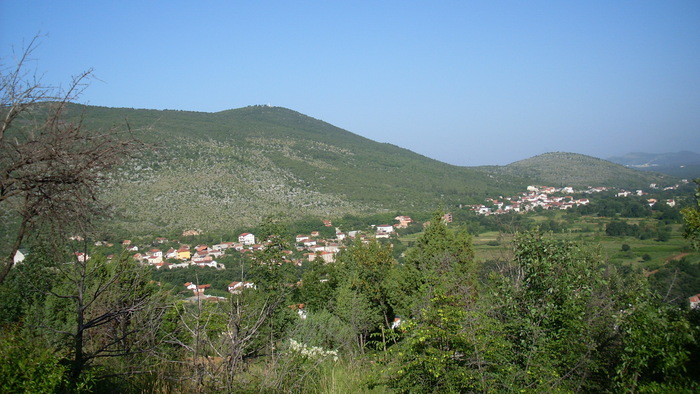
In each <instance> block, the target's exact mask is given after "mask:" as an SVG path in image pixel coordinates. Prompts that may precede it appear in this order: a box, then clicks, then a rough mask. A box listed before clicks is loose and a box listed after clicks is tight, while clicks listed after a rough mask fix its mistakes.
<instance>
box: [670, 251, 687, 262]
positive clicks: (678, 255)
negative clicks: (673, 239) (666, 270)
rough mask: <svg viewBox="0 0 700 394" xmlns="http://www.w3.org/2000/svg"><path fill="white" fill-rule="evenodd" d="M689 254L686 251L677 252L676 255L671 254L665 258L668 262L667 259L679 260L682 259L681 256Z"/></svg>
mask: <svg viewBox="0 0 700 394" xmlns="http://www.w3.org/2000/svg"><path fill="white" fill-rule="evenodd" d="M689 254H690V253H688V252H686V253H679V254H677V255H675V256H671V257H669V258H667V259H666V262H667V263H668V262H669V261H672V260H680V259H682V258H683V257H685V256H687V255H689Z"/></svg>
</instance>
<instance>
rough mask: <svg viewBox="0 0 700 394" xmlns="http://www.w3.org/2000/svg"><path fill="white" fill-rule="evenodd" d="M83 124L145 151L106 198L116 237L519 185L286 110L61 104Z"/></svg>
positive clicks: (425, 201) (453, 200) (456, 199)
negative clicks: (134, 141)
mask: <svg viewBox="0 0 700 394" xmlns="http://www.w3.org/2000/svg"><path fill="white" fill-rule="evenodd" d="M72 111H73V113H74V114H75V115H78V114H83V115H84V117H85V120H84V122H85V124H86V126H88V127H95V128H105V127H110V126H115V125H116V126H119V125H122V127H123V125H124V124H126V123H128V125H129V127H130V128H131V129H132V130H133V131H134V133H135V135H136V136H137V137H138V138H141V139H143V140H144V141H145V142H147V143H149V144H151V148H149V149H148V150H147V151H146V152H144V154H142V155H141V156H140V157H139V158H138V159H134V160H132V161H131V162H129V164H128V165H127V166H126V167H125V168H124V169H122V170H121V171H119V172H118V173H117V174H116V175H115V176H114V179H113V182H112V185H111V187H110V188H109V189H108V190H107V191H106V194H107V197H108V200H109V201H110V202H112V203H113V204H114V206H115V208H116V213H117V217H118V218H121V220H120V221H119V224H120V225H121V227H123V230H124V231H129V232H138V233H163V232H165V231H182V230H185V229H202V230H204V231H226V230H232V229H236V228H240V227H243V226H249V225H253V224H257V223H258V222H259V221H260V219H261V218H262V217H264V216H266V215H269V214H274V215H277V214H280V215H285V216H288V217H292V218H294V217H301V216H305V215H313V216H319V217H321V216H322V217H340V216H343V215H345V214H367V213H374V212H381V211H399V210H404V211H405V210H410V211H416V210H433V209H435V208H437V207H439V206H441V205H443V206H451V205H453V204H458V203H470V202H477V201H482V200H483V198H485V197H487V196H493V195H499V194H502V193H505V192H515V191H518V190H522V189H523V188H524V186H526V184H527V181H526V180H523V179H517V178H516V177H513V176H511V175H508V174H489V173H485V172H483V171H480V170H478V169H475V168H467V167H457V166H452V165H448V164H445V163H441V162H439V161H436V160H433V159H429V158H427V157H424V156H421V155H418V154H416V153H413V152H411V151H409V150H406V149H402V148H399V147H397V146H394V145H390V144H383V143H378V142H374V141H371V140H369V139H367V138H364V137H361V136H358V135H356V134H353V133H351V132H348V131H346V130H342V129H340V128H337V127H334V126H332V125H330V124H328V123H326V122H323V121H320V120H317V119H314V118H311V117H308V116H305V115H302V114H300V113H298V112H295V111H292V110H289V109H285V108H279V107H267V106H251V107H246V108H240V109H235V110H228V111H222V112H218V113H200V112H186V111H157V110H138V109H123V108H103V107H86V106H77V105H76V106H72Z"/></svg>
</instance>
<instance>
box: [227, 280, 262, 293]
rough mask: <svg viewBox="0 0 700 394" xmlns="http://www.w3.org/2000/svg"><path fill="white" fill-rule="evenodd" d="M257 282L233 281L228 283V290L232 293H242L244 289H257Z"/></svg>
mask: <svg viewBox="0 0 700 394" xmlns="http://www.w3.org/2000/svg"><path fill="white" fill-rule="evenodd" d="M255 288H256V287H255V283H253V282H231V283H230V284H229V285H228V291H229V293H231V294H241V291H243V290H244V289H255Z"/></svg>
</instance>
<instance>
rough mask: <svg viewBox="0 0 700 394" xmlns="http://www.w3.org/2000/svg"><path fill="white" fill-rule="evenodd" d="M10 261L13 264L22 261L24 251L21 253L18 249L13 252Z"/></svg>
mask: <svg viewBox="0 0 700 394" xmlns="http://www.w3.org/2000/svg"><path fill="white" fill-rule="evenodd" d="M12 261H13V263H14V264H17V263H21V262H23V261H24V253H22V252H21V251H19V250H18V251H17V252H15V257H14V259H13V260H12Z"/></svg>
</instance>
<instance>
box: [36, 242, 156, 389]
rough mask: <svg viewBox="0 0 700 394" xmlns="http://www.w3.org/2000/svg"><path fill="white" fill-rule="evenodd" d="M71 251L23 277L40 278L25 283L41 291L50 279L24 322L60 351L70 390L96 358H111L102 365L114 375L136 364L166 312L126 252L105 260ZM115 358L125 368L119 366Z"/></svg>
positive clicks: (152, 345) (153, 286) (153, 340)
mask: <svg viewBox="0 0 700 394" xmlns="http://www.w3.org/2000/svg"><path fill="white" fill-rule="evenodd" d="M68 246H69V247H70V246H74V245H68ZM73 250H75V249H72V248H71V249H68V251H67V253H59V252H56V253H55V254H53V255H50V256H48V258H47V259H45V261H46V262H47V264H46V265H45V266H44V267H42V268H43V275H41V276H39V275H35V276H34V277H33V278H32V277H25V278H27V279H34V280H38V281H40V282H39V283H29V282H27V283H26V285H27V286H31V287H32V288H34V289H37V290H39V291H43V289H45V288H46V287H47V286H45V285H44V283H43V282H49V283H50V287H49V288H48V289H47V290H45V291H46V292H45V294H44V295H43V297H42V299H40V300H37V301H36V302H35V305H34V307H33V309H32V311H31V312H29V313H28V315H27V325H28V326H30V327H33V328H34V330H35V334H36V335H37V336H39V337H43V338H44V339H45V341H46V342H47V343H49V344H51V345H57V349H56V350H57V352H58V353H59V354H64V357H65V361H66V362H67V365H68V368H67V383H68V384H69V387H68V389H70V390H74V389H75V388H76V387H77V385H78V384H79V382H80V381H81V380H83V379H84V376H83V375H84V372H85V371H86V369H87V368H88V367H90V366H92V365H95V364H99V363H98V360H110V362H109V364H106V363H102V366H103V367H104V366H106V365H108V366H109V369H110V372H112V373H115V372H116V373H125V374H128V373H130V372H133V371H134V369H135V368H138V363H137V362H136V361H137V358H138V356H139V355H141V354H145V353H148V352H150V351H151V350H153V349H154V348H155V347H156V346H157V345H158V343H159V341H158V339H157V338H156V337H155V335H154V334H155V333H156V332H157V331H158V327H159V325H160V322H161V316H162V314H163V312H164V310H165V299H164V297H165V295H164V294H163V293H162V292H161V291H159V289H158V287H157V286H156V284H155V283H153V282H152V281H150V275H149V274H148V269H147V268H146V267H143V266H141V265H139V264H137V263H135V262H134V261H133V260H132V259H131V258H130V257H129V256H127V255H122V256H121V257H118V258H116V259H115V260H114V261H109V260H107V259H106V258H104V257H102V256H93V257H91V258H88V257H87V254H82V253H81V254H76V253H74V252H73ZM69 255H72V256H73V259H72V261H71V259H70V257H67V256H69ZM116 360H123V362H124V366H125V367H124V368H123V369H122V368H117V364H116Z"/></svg>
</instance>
